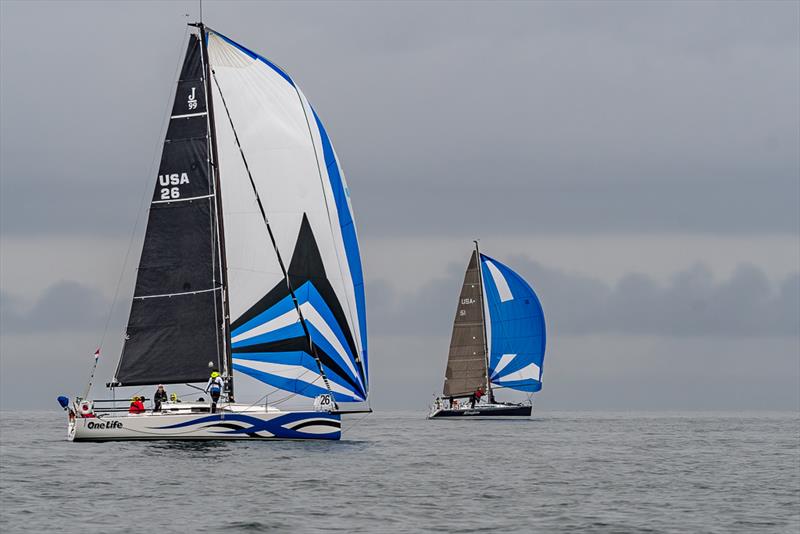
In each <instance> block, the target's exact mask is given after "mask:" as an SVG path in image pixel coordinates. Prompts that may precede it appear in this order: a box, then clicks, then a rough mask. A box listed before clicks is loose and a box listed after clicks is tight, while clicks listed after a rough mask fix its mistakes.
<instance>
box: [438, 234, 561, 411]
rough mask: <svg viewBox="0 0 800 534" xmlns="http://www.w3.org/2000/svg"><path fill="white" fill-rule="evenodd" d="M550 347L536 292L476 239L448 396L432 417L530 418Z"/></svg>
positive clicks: (463, 291)
mask: <svg viewBox="0 0 800 534" xmlns="http://www.w3.org/2000/svg"><path fill="white" fill-rule="evenodd" d="M545 343H546V335H545V322H544V312H543V310H542V305H541V303H540V302H539V298H538V297H537V296H536V293H535V292H534V291H533V288H531V286H530V285H529V284H528V283H527V282H526V281H525V280H524V279H523V278H522V277H521V276H520V275H519V274H517V273H515V272H514V271H513V270H511V269H510V268H509V267H508V266H506V265H503V264H502V263H500V262H499V261H497V260H495V259H494V258H490V257H489V256H486V255H484V254H481V252H480V250H479V249H478V242H477V241H475V250H474V251H473V252H472V255H471V256H470V259H469V264H468V265H467V272H466V274H465V275H464V284H463V285H462V288H461V294H460V295H459V299H458V307H457V308H456V318H455V321H454V322H453V335H452V337H451V340H450V352H449V354H448V359H447V369H446V371H445V378H444V388H443V392H442V393H443V394H442V395H441V396H438V397H436V399H435V400H434V402H433V405H432V406H431V409H430V412H429V414H428V418H429V419H441V418H447V417H479V418H484V417H492V418H496V417H529V416H530V415H531V411H532V409H533V405H532V403H531V401H530V399H531V396H532V395H533V393H535V392H537V391H539V390H541V389H542V370H543V367H544V352H545ZM501 389H508V390H513V391H521V392H525V393H528V395H529V397H528V401H526V402H522V403H513V402H499V401H498V400H497V399H496V397H495V393H496V392H497V391H498V390H501ZM476 393H477V394H476Z"/></svg>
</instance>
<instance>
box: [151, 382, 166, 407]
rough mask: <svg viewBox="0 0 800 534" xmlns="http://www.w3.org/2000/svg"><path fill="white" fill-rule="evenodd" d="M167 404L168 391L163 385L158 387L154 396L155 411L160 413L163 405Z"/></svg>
mask: <svg viewBox="0 0 800 534" xmlns="http://www.w3.org/2000/svg"><path fill="white" fill-rule="evenodd" d="M162 402H167V391H166V390H165V389H164V385H163V384H159V385H158V389H156V392H155V394H154V395H153V411H154V412H160V411H161V403H162Z"/></svg>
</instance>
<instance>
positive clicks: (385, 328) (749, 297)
mask: <svg viewBox="0 0 800 534" xmlns="http://www.w3.org/2000/svg"><path fill="white" fill-rule="evenodd" d="M507 263H508V265H510V266H513V268H514V269H515V270H517V271H518V272H520V273H521V274H522V275H523V276H524V277H525V278H526V279H527V280H529V281H531V282H532V285H533V286H534V288H535V290H536V291H537V293H538V295H539V297H540V299H541V300H542V305H543V307H544V311H545V317H546V319H547V323H548V328H549V331H550V335H551V336H552V335H553V334H554V333H555V335H559V336H575V335H592V334H606V333H613V334H623V335H652V336H661V337H696V336H717V337H721V336H730V337H735V338H742V337H769V336H789V337H792V336H794V337H797V336H800V273H796V274H794V275H791V276H789V277H787V278H786V279H785V280H784V281H783V282H782V283H780V284H777V285H776V284H773V283H771V282H770V281H769V280H768V279H767V277H766V276H765V274H764V273H763V272H762V271H761V270H760V269H759V268H757V267H754V266H752V265H747V264H742V265H740V266H739V267H738V268H737V269H736V271H735V272H734V274H733V275H732V276H731V277H730V278H728V279H727V280H715V279H714V277H713V276H712V274H711V272H710V270H709V269H707V268H706V267H704V266H703V265H701V264H698V265H695V266H694V267H692V268H690V269H687V270H685V271H682V272H679V273H677V274H675V275H674V276H673V277H672V279H671V280H670V281H669V282H668V283H666V284H664V283H659V282H657V281H656V280H654V279H652V278H651V277H648V276H647V275H644V274H637V273H630V274H627V275H624V276H622V277H621V278H620V280H619V281H618V282H617V283H616V284H608V283H606V282H603V281H601V280H598V279H594V278H592V277H589V276H585V275H580V274H573V273H569V272H565V271H562V270H558V269H554V268H549V267H546V266H544V265H542V264H540V263H538V262H535V261H532V260H530V259H528V258H527V257H525V256H521V255H517V256H512V257H511V258H508V260H507ZM463 268H464V267H461V268H457V266H456V265H455V264H453V265H452V266H451V269H450V270H449V272H448V274H447V276H446V277H441V278H438V279H436V280H431V281H429V282H427V283H425V284H424V285H422V286H421V287H420V288H419V289H418V290H416V291H411V292H409V293H401V292H399V291H397V290H393V286H392V285H390V284H389V283H387V282H386V281H380V280H375V281H373V282H371V283H370V284H369V285H368V287H367V291H368V293H367V295H368V299H369V301H370V303H371V304H372V303H375V305H373V306H371V307H370V326H371V332H372V333H375V334H377V335H393V334H398V335H402V334H406V335H414V334H428V335H436V334H437V333H438V334H442V333H447V334H448V335H449V332H450V328H451V327H452V321H453V313H454V310H455V303H456V299H457V296H458V287H459V284H460V282H461V279H462V278H463Z"/></svg>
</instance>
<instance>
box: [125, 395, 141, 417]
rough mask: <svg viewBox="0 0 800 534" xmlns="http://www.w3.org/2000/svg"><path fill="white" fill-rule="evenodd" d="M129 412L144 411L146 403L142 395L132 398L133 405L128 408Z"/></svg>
mask: <svg viewBox="0 0 800 534" xmlns="http://www.w3.org/2000/svg"><path fill="white" fill-rule="evenodd" d="M128 413H144V403H143V402H142V398H141V397H134V398H132V399H131V407H130V408H128Z"/></svg>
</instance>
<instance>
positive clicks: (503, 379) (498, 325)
mask: <svg viewBox="0 0 800 534" xmlns="http://www.w3.org/2000/svg"><path fill="white" fill-rule="evenodd" d="M481 273H482V275H483V286H484V295H485V299H486V308H485V309H486V315H487V317H488V318H489V320H488V321H487V322H486V330H487V338H488V340H489V347H488V352H489V379H490V381H491V383H492V384H493V385H496V386H502V387H506V388H510V389H516V390H520V391H526V392H536V391H539V390H540V389H541V388H542V367H543V364H544V352H545V342H546V339H545V337H546V336H545V322H544V312H543V311H542V305H541V303H540V302H539V299H538V298H537V296H536V293H535V292H534V291H533V289H532V288H531V287H530V286H529V285H528V283H527V282H526V281H525V280H524V279H523V278H522V277H521V276H519V275H518V274H517V273H515V272H514V271H512V270H511V269H510V268H508V267H507V266H505V265H503V264H502V263H500V262H499V261H497V260H495V259H492V258H490V257H488V256H485V255H483V254H481Z"/></svg>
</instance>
